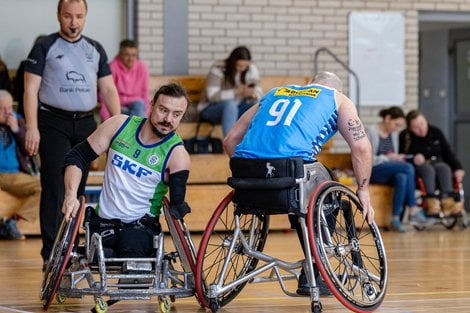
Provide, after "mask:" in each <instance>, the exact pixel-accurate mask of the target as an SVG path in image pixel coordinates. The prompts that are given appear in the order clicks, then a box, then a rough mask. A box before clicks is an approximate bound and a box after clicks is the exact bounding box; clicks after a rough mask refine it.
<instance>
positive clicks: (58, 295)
mask: <svg viewBox="0 0 470 313" xmlns="http://www.w3.org/2000/svg"><path fill="white" fill-rule="evenodd" d="M55 299H56V300H57V302H59V303H64V302H65V299H66V298H65V297H64V296H63V295H61V294H60V293H58V294H56V296H55Z"/></svg>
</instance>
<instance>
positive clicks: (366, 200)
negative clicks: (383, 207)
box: [356, 188, 375, 224]
mask: <svg viewBox="0 0 470 313" xmlns="http://www.w3.org/2000/svg"><path fill="white" fill-rule="evenodd" d="M356 194H357V196H358V198H359V201H361V204H362V208H363V209H364V211H363V212H362V218H363V219H367V222H368V223H369V224H370V223H372V222H373V221H374V216H375V212H374V208H373V207H372V205H371V203H370V195H369V189H365V188H358V189H357V191H356Z"/></svg>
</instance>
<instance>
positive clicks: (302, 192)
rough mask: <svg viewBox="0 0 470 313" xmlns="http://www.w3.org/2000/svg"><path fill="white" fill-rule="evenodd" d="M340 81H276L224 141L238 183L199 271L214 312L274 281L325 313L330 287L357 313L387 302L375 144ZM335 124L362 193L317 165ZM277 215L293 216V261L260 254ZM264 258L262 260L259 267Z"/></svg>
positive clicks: (220, 211)
mask: <svg viewBox="0 0 470 313" xmlns="http://www.w3.org/2000/svg"><path fill="white" fill-rule="evenodd" d="M341 86H342V84H341V81H340V79H339V78H338V77H337V76H336V75H334V74H332V73H329V72H321V73H319V74H318V75H316V77H315V79H314V80H313V82H312V83H310V84H308V85H307V86H296V85H289V86H282V87H277V88H274V89H272V90H271V91H270V92H268V93H267V94H266V95H265V96H264V97H263V99H261V101H260V103H259V104H258V105H255V106H253V107H252V108H250V109H249V110H248V111H247V112H246V113H245V114H244V115H243V116H242V117H241V118H240V119H239V120H238V122H237V123H236V124H235V126H234V128H233V129H232V130H231V131H230V132H229V134H228V135H227V137H226V138H225V140H224V148H225V151H226V152H227V154H228V155H229V156H230V157H231V160H230V167H231V170H232V177H231V178H230V179H229V181H228V183H229V185H230V186H231V187H233V188H234V189H235V190H234V192H232V193H230V194H229V195H228V196H227V197H226V198H225V199H224V200H223V201H222V202H221V204H220V205H219V207H217V209H216V210H215V212H214V215H213V216H212V218H211V220H210V221H209V223H208V226H207V228H206V230H205V232H204V235H203V238H202V239H201V244H200V247H199V250H198V257H197V261H196V274H195V275H196V291H197V293H198V296H199V298H200V299H203V302H205V303H206V304H207V305H208V306H209V307H210V308H211V310H212V311H213V312H215V311H217V310H218V309H219V308H220V307H221V306H223V305H226V304H227V303H229V302H230V301H231V300H232V299H233V298H234V297H235V296H236V295H237V294H238V293H239V292H240V291H241V289H242V288H243V286H244V285H245V284H246V283H247V282H265V281H272V280H279V283H280V285H281V288H282V290H283V291H284V292H285V293H286V294H287V295H289V296H310V299H311V301H312V308H311V309H312V312H314V313H318V312H321V310H322V305H321V303H320V296H323V295H325V294H327V293H328V289H330V290H331V292H332V293H333V294H334V295H335V296H336V298H337V299H338V300H339V301H340V302H341V303H343V304H344V305H345V306H346V307H347V308H349V309H351V310H353V311H355V312H367V311H372V310H375V309H376V308H377V307H378V306H379V305H380V304H381V303H382V301H383V299H384V296H385V291H386V285H387V265H386V255H385V250H384V248H383V244H382V240H381V237H380V232H379V230H378V227H377V225H376V224H375V222H374V209H373V208H372V206H371V203H370V196H369V190H368V185H369V178H370V173H371V157H372V155H371V146H370V142H369V141H368V139H367V136H366V134H365V131H364V128H363V125H362V122H361V121H360V119H359V117H358V116H357V111H356V108H355V106H354V104H353V103H352V102H351V100H349V99H348V98H347V97H346V96H344V95H343V94H341V93H340V92H338V91H337V90H341ZM337 130H339V131H340V133H341V135H342V136H343V137H344V138H345V140H346V142H347V143H348V145H349V147H350V148H351V156H352V162H353V167H354V174H355V176H356V180H357V182H358V189H357V191H356V193H353V192H352V191H350V190H349V189H348V188H346V187H345V186H342V185H340V184H338V183H336V182H333V181H332V178H331V176H330V174H329V173H328V171H327V170H326V168H325V167H324V166H322V165H321V164H319V163H317V162H316V158H315V155H316V154H318V153H319V152H320V150H321V146H322V145H323V144H324V143H325V142H326V141H327V140H328V139H329V138H330V137H331V136H332V135H333V134H334V133H335V132H336V131H337ZM271 214H289V219H290V220H291V224H292V227H293V228H295V229H296V230H297V232H298V235H299V239H300V242H301V245H302V249H303V251H304V254H305V260H301V261H299V262H286V261H283V260H279V259H276V258H274V257H272V256H268V255H266V254H264V253H262V250H263V247H264V243H265V242H266V237H267V234H268V225H269V215H271ZM221 228H222V229H223V231H220V229H221ZM312 255H313V256H314V258H315V263H313V259H312ZM259 260H261V261H263V262H264V263H263V265H261V266H259V267H257V265H258V261H259ZM211 264H216V265H217V267H215V266H212V265H211ZM240 264H241V265H240ZM298 268H301V271H296V270H297V269H298ZM280 269H282V270H284V271H287V272H288V273H290V274H291V275H294V276H293V277H294V278H296V279H297V280H298V288H297V290H296V292H295V293H294V292H290V291H288V290H287V288H286V286H285V284H284V282H283V280H285V279H288V278H292V276H289V275H283V274H282V273H280V272H279V270H280ZM267 270H272V273H271V274H270V275H269V276H268V277H259V278H258V277H256V278H255V276H257V275H259V274H261V273H262V272H264V271H267ZM299 272H300V273H299ZM323 280H324V283H323ZM325 289H326V290H325Z"/></svg>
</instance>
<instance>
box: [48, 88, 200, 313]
mask: <svg viewBox="0 0 470 313" xmlns="http://www.w3.org/2000/svg"><path fill="white" fill-rule="evenodd" d="M188 102H189V100H188V96H187V94H186V91H185V90H184V89H183V87H181V86H180V85H178V84H173V83H172V84H168V85H164V86H162V87H160V89H159V90H158V91H157V92H156V94H155V97H154V99H153V101H152V106H151V113H150V116H149V118H147V119H146V118H142V117H136V116H133V117H128V116H126V115H118V116H114V117H112V118H110V119H108V120H106V121H105V122H104V123H103V124H102V125H101V126H100V127H99V128H98V129H97V130H96V131H95V132H94V133H92V134H91V135H90V136H89V137H88V138H87V140H85V141H83V142H82V143H80V144H79V145H77V146H76V147H75V148H74V149H72V150H71V151H70V153H69V154H68V155H67V157H66V160H65V165H64V170H65V176H64V181H65V199H64V202H63V206H62V212H63V213H64V221H63V223H62V224H63V226H62V227H61V231H60V233H59V236H58V238H57V239H56V242H55V244H54V253H52V254H51V258H50V259H49V262H48V264H47V266H46V270H45V279H44V283H43V287H42V290H41V297H42V299H43V300H44V308H45V309H47V308H48V307H49V305H50V303H51V301H52V299H53V297H54V295H55V293H56V292H58V294H59V295H60V296H61V297H62V298H63V297H79V296H83V295H86V294H88V295H93V296H94V297H95V300H96V303H97V305H96V307H95V310H96V311H99V312H104V311H106V309H107V306H106V303H105V302H104V301H103V299H102V296H109V297H110V301H108V303H110V304H112V303H114V302H116V301H118V300H121V299H142V298H149V297H150V296H158V297H159V300H160V308H161V310H162V311H163V312H165V311H168V310H169V302H168V299H167V297H168V296H172V297H173V299H174V297H183V296H186V297H187V296H192V295H193V294H194V290H193V287H192V286H193V285H194V283H193V282H192V281H193V278H192V277H193V274H192V271H193V267H194V258H195V249H194V245H193V244H192V241H191V238H190V235H189V231H187V229H186V227H185V225H184V222H183V220H182V219H183V217H184V216H185V214H187V213H189V212H190V207H189V206H188V205H187V203H186V202H185V201H184V199H185V193H186V182H187V179H188V175H189V166H190V159H189V155H188V153H187V151H186V150H185V148H184V145H183V141H182V139H181V138H180V137H179V135H178V134H176V133H175V130H176V128H177V127H178V126H179V124H180V121H181V119H182V117H183V115H184V113H185V111H186V109H187V106H188ZM104 152H107V153H108V158H107V163H106V169H105V174H104V183H103V188H102V192H101V195H100V199H99V203H98V204H97V206H96V207H95V208H94V209H93V208H88V210H87V212H86V214H85V223H84V224H85V226H86V241H85V245H84V248H85V249H84V250H85V251H79V249H74V250H73V251H72V248H71V247H72V246H73V245H74V242H75V236H76V233H77V229H78V226H77V223H78V222H77V221H79V220H80V218H81V215H77V214H78V210H79V208H81V211H82V212H80V214H83V211H84V209H83V204H82V205H80V202H79V200H78V199H77V191H78V186H79V183H80V180H81V178H82V171H83V169H84V168H85V167H86V166H87V165H88V163H90V162H91V161H92V160H94V159H96V158H97V157H98V156H99V155H100V154H102V153H104ZM168 190H169V193H170V196H169V198H170V199H169V202H168V200H167V199H166V198H164V196H165V194H166V193H167V191H168ZM82 202H83V201H82ZM161 213H164V215H165V218H166V221H167V223H168V228H169V229H170V233H171V235H172V239H173V241H174V245H175V247H176V248H177V250H178V251H177V252H175V253H170V254H165V251H164V247H163V233H162V232H161V227H160V222H159V215H160V214H161ZM177 220H180V221H179V222H178V221H177ZM71 225H73V226H71ZM73 229H74V230H73ZM72 233H73V235H71V234H72ZM63 251H68V252H66V253H65V254H64V253H63ZM69 258H70V259H71V261H70V264H71V265H70V264H69V262H68V261H67V260H68V259H69ZM176 259H180V260H181V262H182V265H181V266H182V267H183V268H182V270H180V271H175V270H174V268H173V266H174V265H172V264H171V261H172V260H173V261H174V260H176ZM69 265H70V266H69ZM97 269H98V272H99V277H100V279H99V280H98V281H96V280H95V279H94V278H93V277H94V276H93V274H95V275H96V272H94V270H97ZM109 270H113V271H114V272H113V275H111V274H110V273H109V272H108V271H109ZM85 278H86V281H87V282H88V284H89V287H90V288H79V287H77V285H78V283H79V282H80V281H81V280H83V279H85ZM111 278H115V279H117V281H111V280H110V279H111ZM175 286H180V287H178V288H177V287H175ZM172 287H174V288H172Z"/></svg>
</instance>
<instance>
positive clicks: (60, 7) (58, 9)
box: [57, 0, 88, 13]
mask: <svg viewBox="0 0 470 313" xmlns="http://www.w3.org/2000/svg"><path fill="white" fill-rule="evenodd" d="M65 1H67V0H59V3H57V13H60V9H62V4H63V3H64V2H65ZM68 1H70V2H83V3H84V4H85V11H86V12H88V3H86V0H68Z"/></svg>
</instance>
